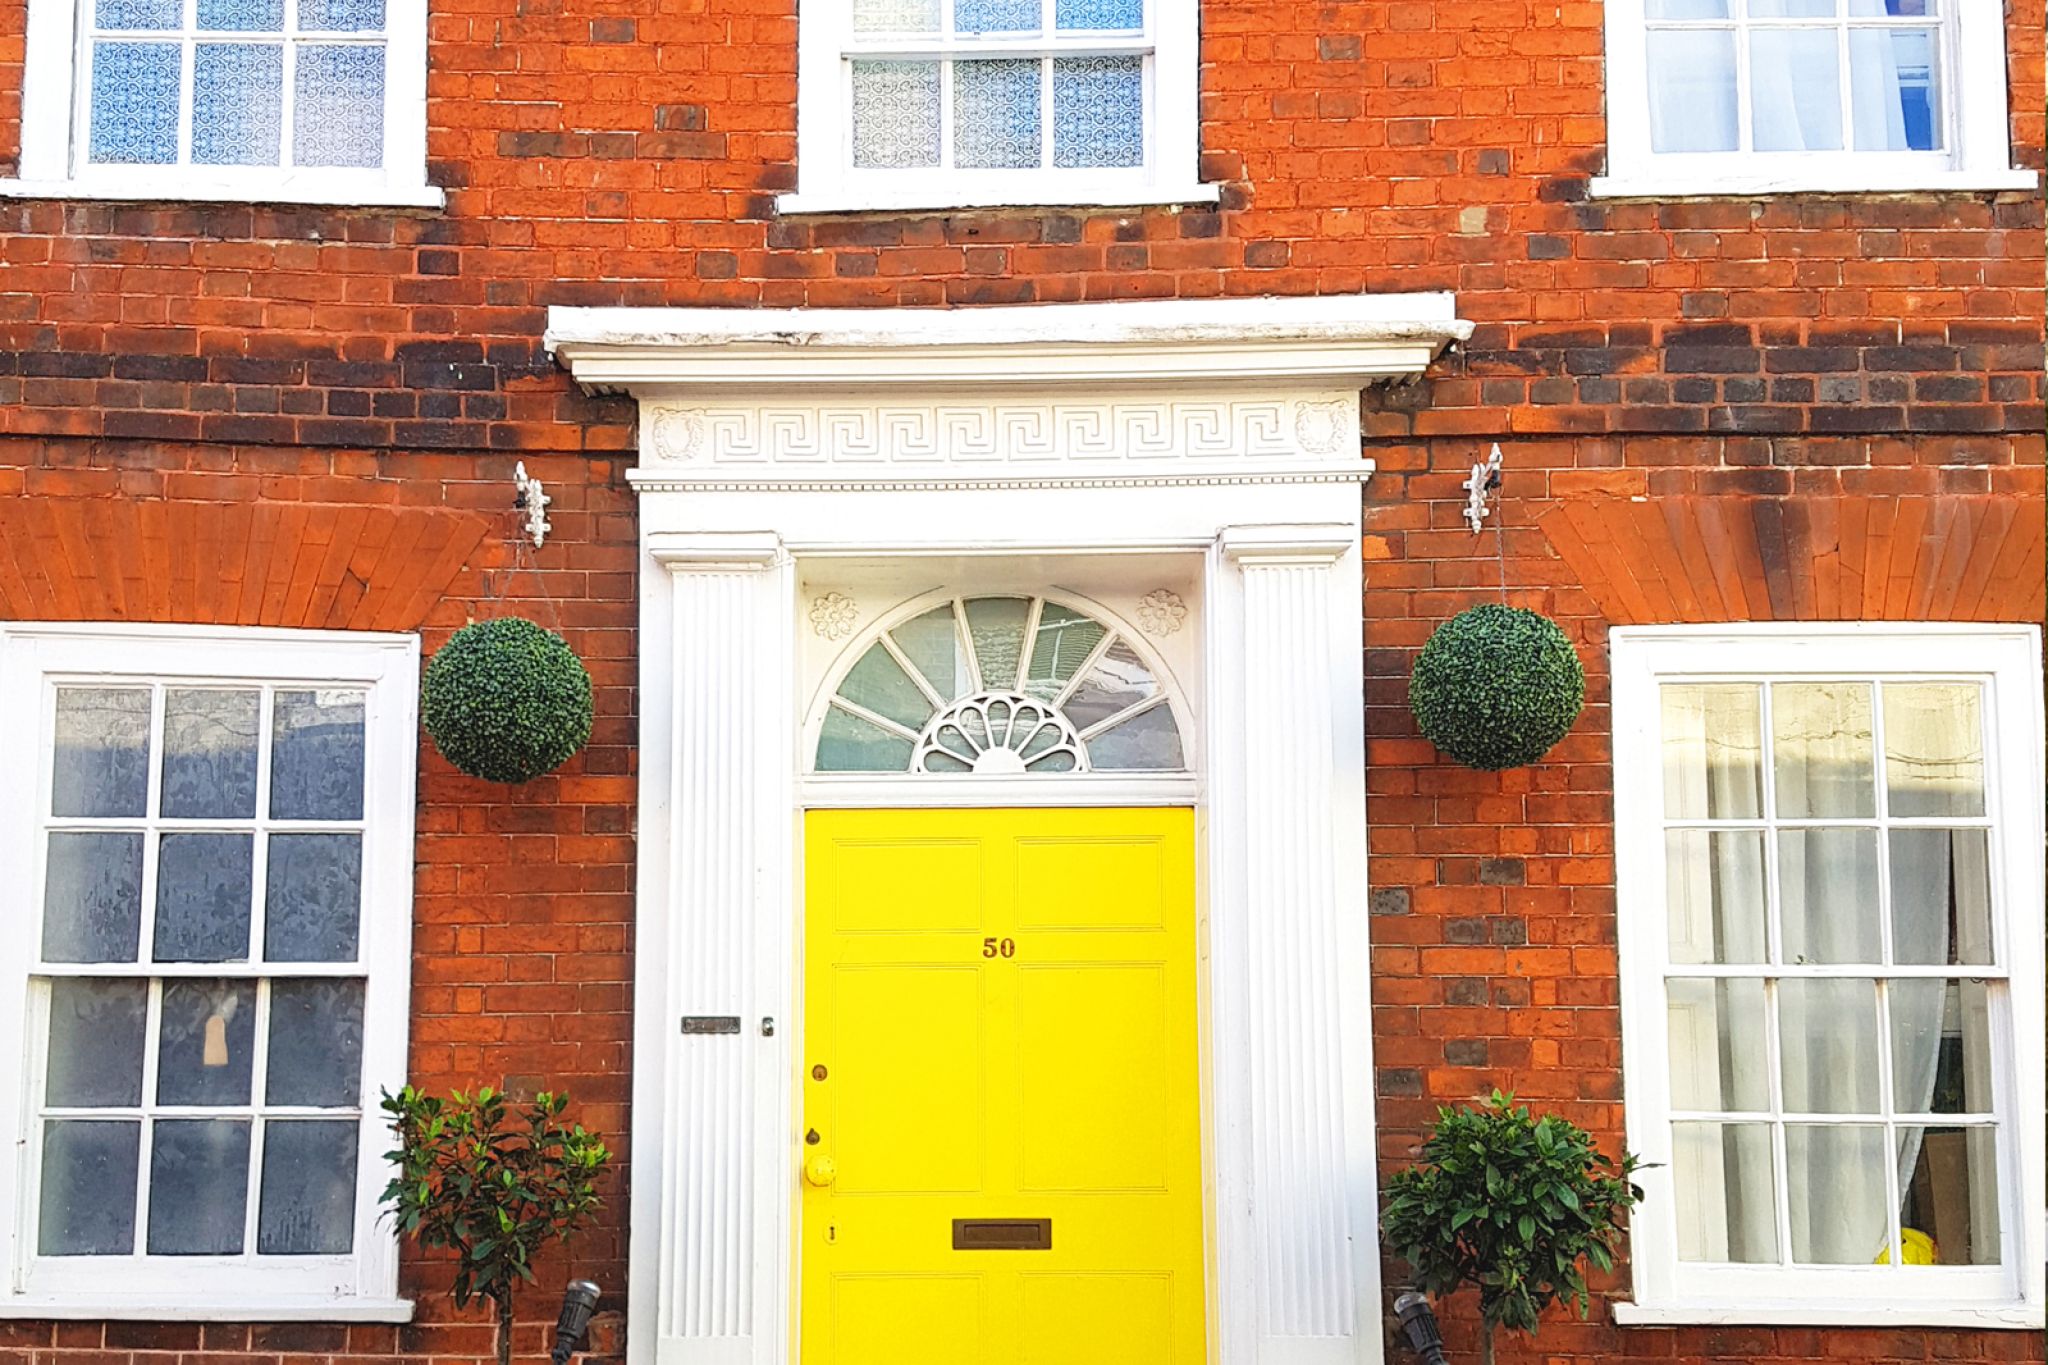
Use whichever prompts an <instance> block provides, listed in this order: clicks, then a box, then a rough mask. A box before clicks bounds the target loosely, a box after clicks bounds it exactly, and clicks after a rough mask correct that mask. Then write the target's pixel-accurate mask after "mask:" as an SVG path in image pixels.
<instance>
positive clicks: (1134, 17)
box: [1052, 0, 1145, 30]
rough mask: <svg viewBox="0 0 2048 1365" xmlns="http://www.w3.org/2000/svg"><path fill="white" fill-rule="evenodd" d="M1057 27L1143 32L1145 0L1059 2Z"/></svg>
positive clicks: (1056, 9)
mask: <svg viewBox="0 0 2048 1365" xmlns="http://www.w3.org/2000/svg"><path fill="white" fill-rule="evenodd" d="M1052 13H1053V24H1054V26H1055V27H1057V28H1079V29H1123V30H1129V29H1140V28H1143V27H1145V0H1058V3H1057V4H1055V5H1054V6H1053V11H1052Z"/></svg>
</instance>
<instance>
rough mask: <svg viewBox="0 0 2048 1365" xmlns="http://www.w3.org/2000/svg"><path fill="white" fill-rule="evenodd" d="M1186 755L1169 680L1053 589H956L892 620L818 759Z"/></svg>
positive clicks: (1126, 767) (841, 766)
mask: <svg viewBox="0 0 2048 1365" xmlns="http://www.w3.org/2000/svg"><path fill="white" fill-rule="evenodd" d="M1185 766H1186V760H1185V758H1184V756H1183V753H1182V749H1181V742H1180V727H1179V726H1178V725H1177V724H1176V723H1175V721H1174V718H1173V707H1172V705H1171V703H1170V702H1169V700H1168V698H1167V691H1166V685H1165V683H1164V681H1163V680H1162V679H1161V678H1160V677H1159V676H1158V675H1157V674H1156V673H1155V672H1154V671H1153V669H1152V666H1151V665H1150V664H1148V663H1146V662H1145V659H1144V656H1143V655H1142V654H1141V653H1140V652H1139V651H1138V650H1137V649H1136V648H1135V647H1134V646H1133V645H1132V644H1131V642H1130V641H1129V640H1128V639H1126V638H1124V637H1122V636H1120V635H1118V634H1117V632H1116V631H1115V629H1114V628H1112V627H1110V626H1108V625H1105V624H1104V623H1103V622H1101V621H1098V620H1096V619H1095V618H1093V617H1091V616H1089V615H1087V614H1086V613H1083V612H1079V611H1076V610H1074V609H1073V608H1071V607H1065V606H1061V605H1060V604H1059V603H1057V602H1051V601H1048V600H1046V599H1045V598H1043V597H965V598H954V599H953V600H951V601H949V602H947V603H945V604H944V605H942V606H936V607H933V608H932V609H931V610H929V611H926V612H923V613H922V614H920V615H917V616H913V617H911V618H910V619H909V620H907V621H903V622H900V623H898V624H897V625H896V626H894V627H893V628H891V629H889V630H886V631H883V632H882V634H881V635H880V636H879V637H878V638H877V639H876V640H875V642H874V643H873V644H871V645H869V646H868V648H867V650H866V651H865V652H864V653H862V654H861V656H860V658H859V659H857V660H856V661H855V662H854V665H853V667H852V668H850V669H848V670H847V673H846V676H845V678H843V679H841V681H840V683H839V690H838V691H837V692H835V693H833V694H832V700H831V703H830V704H829V705H828V706H827V707H826V709H825V720H824V724H823V725H822V727H821V728H820V730H819V732H818V753H817V771H819V772H827V773H829V772H842V773H843V772H869V773H879V772H911V773H948V774H956V775H957V774H965V773H975V774H981V775H987V776H1003V775H1008V776H1019V775H1025V774H1030V775H1044V774H1053V773H1078V772H1105V771H1134V770H1153V771H1172V770H1176V769H1180V768H1184V767H1185Z"/></svg>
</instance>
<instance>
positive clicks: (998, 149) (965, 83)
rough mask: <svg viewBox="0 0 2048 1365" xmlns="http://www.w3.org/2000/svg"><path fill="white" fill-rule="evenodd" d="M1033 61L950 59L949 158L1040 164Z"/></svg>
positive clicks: (974, 164)
mask: <svg viewBox="0 0 2048 1365" xmlns="http://www.w3.org/2000/svg"><path fill="white" fill-rule="evenodd" d="M1038 73H1039V64H1038V62H1036V61H1001V62H955V63H954V64H953V164H954V165H956V166H964V167H970V168H990V167H1016V166H1036V165H1038V164H1039V159H1040V156H1039V137H1040V134H1039V120H1038Z"/></svg>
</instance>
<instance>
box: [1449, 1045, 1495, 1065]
mask: <svg viewBox="0 0 2048 1365" xmlns="http://www.w3.org/2000/svg"><path fill="white" fill-rule="evenodd" d="M1444 1061H1446V1062H1448V1063H1449V1064H1450V1065H1452V1066H1485V1065H1486V1040H1485V1039H1484V1038H1453V1039H1451V1040H1449V1041H1447V1042H1446V1043H1445V1044H1444Z"/></svg>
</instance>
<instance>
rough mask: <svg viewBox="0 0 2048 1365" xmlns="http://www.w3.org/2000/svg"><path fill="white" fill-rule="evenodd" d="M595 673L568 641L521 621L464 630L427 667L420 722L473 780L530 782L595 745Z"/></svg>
mask: <svg viewBox="0 0 2048 1365" xmlns="http://www.w3.org/2000/svg"><path fill="white" fill-rule="evenodd" d="M591 717H592V710H591V699H590V674H589V673H588V672H586V671H585V670H584V667H583V661H582V660H581V659H578V658H577V657H576V652H575V651H574V650H572V649H570V648H569V643H568V641H566V640H564V639H563V638H562V637H561V636H559V635H557V634H555V633H554V632H553V631H551V630H543V629H542V628H541V627H539V626H537V625H535V624H534V623H533V622H531V621H528V620H524V619H522V618H520V617H517V616H504V617H499V618H497V619H495V620H490V621H478V622H475V623H474V624H471V625H467V626H464V627H463V628H462V629H461V630H458V631H456V632H455V634H454V635H453V636H452V637H450V638H449V641H448V643H447V644H445V645H443V646H441V648H440V650H439V651H438V652H436V653H435V655H434V657H433V659H432V661H431V662H429V663H428V664H427V671H426V676H425V678H424V679H422V680H421V684H420V720H421V722H422V723H423V724H424V725H425V726H426V728H427V733H428V734H429V735H431V736H433V739H434V746H435V747H436V748H438V749H439V750H440V751H441V753H442V755H443V756H444V757H445V758H447V760H448V761H449V762H450V763H453V764H454V765H455V766H456V767H458V768H460V769H462V771H464V772H466V773H468V774H469V775H470V776H472V777H481V778H484V779H486V780H488V781H491V782H514V783H516V782H530V781H532V780H533V779H534V778H536V777H539V776H540V775H541V774H542V773H546V772H552V771H553V770H555V769H556V768H559V767H561V766H562V764H564V763H566V762H567V761H568V760H569V758H570V756H571V755H573V754H574V753H575V752H576V751H577V750H578V749H581V748H582V747H583V746H584V744H585V743H586V742H588V740H589V739H590V724H591Z"/></svg>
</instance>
